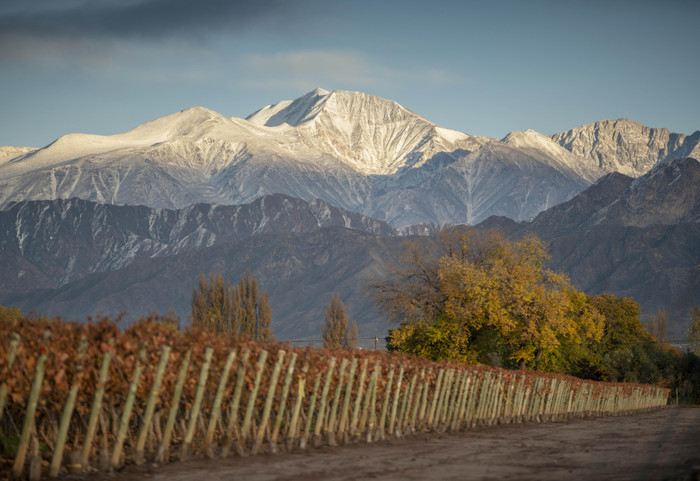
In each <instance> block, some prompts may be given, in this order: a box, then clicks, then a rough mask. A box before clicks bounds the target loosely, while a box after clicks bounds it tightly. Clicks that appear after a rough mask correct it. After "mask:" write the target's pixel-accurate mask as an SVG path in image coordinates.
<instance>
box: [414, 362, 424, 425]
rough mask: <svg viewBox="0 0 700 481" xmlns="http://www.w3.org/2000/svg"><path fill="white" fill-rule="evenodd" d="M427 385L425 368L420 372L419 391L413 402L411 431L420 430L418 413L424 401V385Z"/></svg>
mask: <svg viewBox="0 0 700 481" xmlns="http://www.w3.org/2000/svg"><path fill="white" fill-rule="evenodd" d="M424 384H425V368H423V369H422V370H421V372H420V381H419V382H418V390H417V391H416V397H415V400H414V401H413V410H412V412H411V430H412V431H413V432H415V431H416V430H417V429H418V424H417V423H418V412H419V410H420V407H421V404H422V399H423V385H424Z"/></svg>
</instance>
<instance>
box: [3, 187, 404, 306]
mask: <svg viewBox="0 0 700 481" xmlns="http://www.w3.org/2000/svg"><path fill="white" fill-rule="evenodd" d="M328 226H341V227H347V228H350V229H356V230H360V231H367V232H371V233H374V234H380V235H393V234H394V233H395V231H394V230H393V229H392V228H391V227H390V226H389V225H388V224H386V223H384V222H381V221H378V220H375V219H370V218H368V217H365V216H362V215H360V214H357V213H354V212H348V211H344V210H343V209H339V208H337V207H333V206H331V205H329V204H327V203H326V202H323V201H320V200H313V201H310V202H307V201H303V200H301V199H295V198H293V197H288V196H285V195H281V194H276V195H271V196H266V197H261V198H259V199H257V200H255V201H254V202H252V203H250V204H246V205H241V206H218V205H210V204H196V205H193V206H189V207H186V208H183V209H180V210H167V209H152V208H149V207H145V206H117V205H109V204H96V203H94V202H89V201H85V200H80V199H69V200H60V199H59V200H55V201H28V202H20V203H17V204H14V205H13V206H11V207H10V209H9V210H7V211H0V264H2V265H3V266H4V268H3V269H2V270H1V271H0V296H2V297H7V296H8V295H13V294H16V293H26V292H29V291H31V290H33V289H37V288H55V287H60V286H62V285H64V284H66V283H69V282H71V281H74V280H77V279H81V278H84V277H85V276H87V275H89V274H93V273H97V272H105V271H113V270H117V269H120V268H123V267H126V266H128V265H129V264H131V263H132V262H133V261H135V260H138V259H144V258H151V257H162V256H168V255H174V254H179V253H183V252H187V251H191V250H198V249H202V248H205V247H209V246H212V245H217V244H224V243H231V242H235V241H238V240H242V239H246V238H248V237H251V236H253V235H256V234H260V233H271V232H297V233H304V232H311V231H313V230H316V229H318V228H320V227H328Z"/></svg>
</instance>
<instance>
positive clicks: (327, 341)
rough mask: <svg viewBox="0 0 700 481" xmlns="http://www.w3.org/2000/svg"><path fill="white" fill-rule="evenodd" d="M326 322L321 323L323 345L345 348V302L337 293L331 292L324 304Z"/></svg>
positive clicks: (346, 339) (346, 321)
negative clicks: (326, 302) (325, 304)
mask: <svg viewBox="0 0 700 481" xmlns="http://www.w3.org/2000/svg"><path fill="white" fill-rule="evenodd" d="M325 318H326V322H325V323H324V324H323V327H322V328H321V329H322V335H323V347H329V348H347V345H348V331H347V328H348V315H347V312H346V311H345V304H343V301H341V300H340V296H339V295H338V294H331V300H330V301H329V302H328V305H327V306H326V312H325Z"/></svg>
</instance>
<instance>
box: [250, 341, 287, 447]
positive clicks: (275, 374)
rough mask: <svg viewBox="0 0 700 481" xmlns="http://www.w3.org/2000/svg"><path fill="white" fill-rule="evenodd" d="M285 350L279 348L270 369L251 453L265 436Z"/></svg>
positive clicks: (260, 444)
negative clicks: (260, 416) (265, 394)
mask: <svg viewBox="0 0 700 481" xmlns="http://www.w3.org/2000/svg"><path fill="white" fill-rule="evenodd" d="M285 354H286V353H285V351H283V350H282V349H280V350H279V351H278V352H277V362H276V363H275V367H274V369H273V371H272V377H271V378H270V385H269V386H268V388H267V398H266V399H265V407H264V408H263V414H262V420H261V421H260V426H258V433H257V435H256V436H255V440H254V441H253V447H252V449H251V454H257V453H258V451H259V450H260V446H262V443H263V440H264V438H265V430H266V429H267V423H268V422H269V419H270V410H271V409H272V401H274V399H275V394H276V393H277V381H278V380H279V376H280V371H281V370H282V363H283V362H284V355H285Z"/></svg>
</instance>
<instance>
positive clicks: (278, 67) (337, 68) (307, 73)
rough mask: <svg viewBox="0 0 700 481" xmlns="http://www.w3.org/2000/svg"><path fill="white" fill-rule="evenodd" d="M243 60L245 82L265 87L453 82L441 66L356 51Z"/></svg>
mask: <svg viewBox="0 0 700 481" xmlns="http://www.w3.org/2000/svg"><path fill="white" fill-rule="evenodd" d="M244 63H245V64H246V67H247V68H248V70H249V73H250V75H252V77H253V80H251V81H250V82H248V83H250V84H251V85H253V84H255V85H257V86H259V87H260V86H261V87H266V88H289V87H291V88H294V89H299V90H304V89H309V88H314V87H318V86H328V87H329V88H340V87H343V86H346V87H349V88H354V87H357V88H368V87H380V86H390V85H392V84H396V83H416V84H423V85H430V86H442V85H447V84H450V83H453V82H454V76H453V75H452V74H451V73H450V72H449V71H448V70H445V69H440V68H425V69H421V68H418V67H417V68H415V69H410V70H407V69H398V68H392V67H389V66H387V65H383V64H382V63H380V62H378V61H376V60H375V59H374V58H373V57H371V56H370V55H368V54H366V53H364V52H359V51H356V50H305V51H291V52H279V53H276V54H272V55H262V54H251V55H247V56H246V57H245V58H244Z"/></svg>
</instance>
